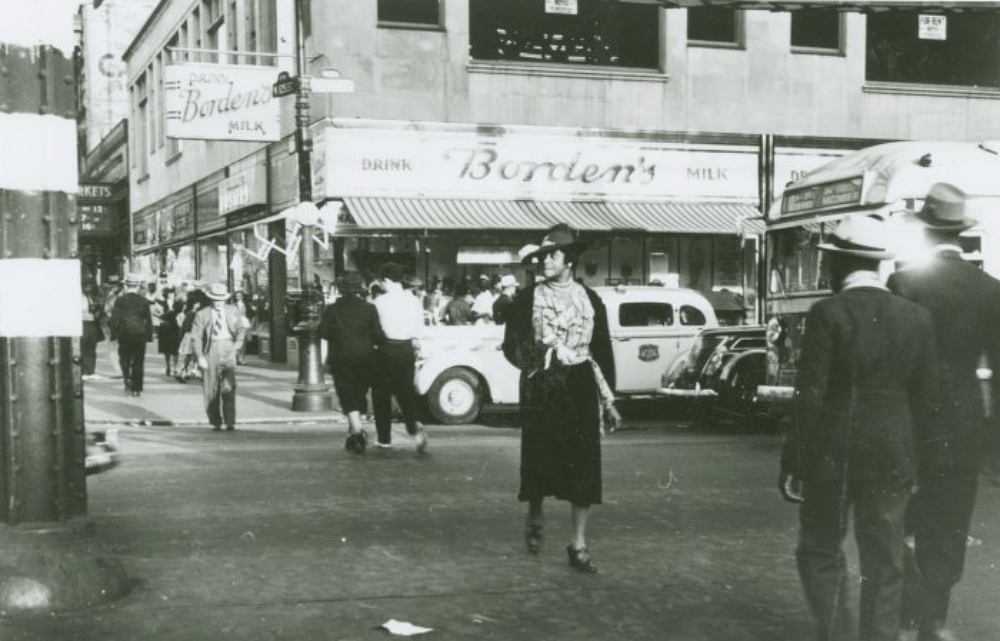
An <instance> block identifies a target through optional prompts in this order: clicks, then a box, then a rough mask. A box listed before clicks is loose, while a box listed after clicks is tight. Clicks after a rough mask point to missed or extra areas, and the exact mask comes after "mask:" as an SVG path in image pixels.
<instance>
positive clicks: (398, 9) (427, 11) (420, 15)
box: [378, 0, 440, 26]
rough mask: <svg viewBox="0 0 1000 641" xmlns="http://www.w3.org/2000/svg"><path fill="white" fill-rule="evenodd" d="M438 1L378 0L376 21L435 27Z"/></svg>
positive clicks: (437, 16) (438, 17)
mask: <svg viewBox="0 0 1000 641" xmlns="http://www.w3.org/2000/svg"><path fill="white" fill-rule="evenodd" d="M439 11H440V6H439V0H378V21H379V22H380V23H381V22H393V23H399V24H419V25H432V26H436V25H438V24H439V23H440V15H439Z"/></svg>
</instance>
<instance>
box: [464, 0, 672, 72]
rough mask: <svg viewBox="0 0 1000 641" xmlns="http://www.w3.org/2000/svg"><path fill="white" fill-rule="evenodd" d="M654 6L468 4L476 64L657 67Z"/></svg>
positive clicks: (484, 0)
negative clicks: (501, 62) (508, 63)
mask: <svg viewBox="0 0 1000 641" xmlns="http://www.w3.org/2000/svg"><path fill="white" fill-rule="evenodd" d="M659 18H660V10H659V7H658V6H657V5H655V4H646V3H632V2H607V1H606V0H578V1H577V2H572V1H567V2H562V3H560V2H555V3H553V2H547V1H546V0H469V50H470V55H471V57H472V58H473V59H474V60H503V61H520V62H540V63H563V64H571V65H593V66H604V67H631V68H645V69H659V67H660V19H659Z"/></svg>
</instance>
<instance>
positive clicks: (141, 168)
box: [131, 74, 149, 178]
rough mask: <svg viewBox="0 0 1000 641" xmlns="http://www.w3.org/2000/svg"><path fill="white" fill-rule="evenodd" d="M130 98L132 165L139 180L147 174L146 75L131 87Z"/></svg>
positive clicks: (147, 120)
mask: <svg viewBox="0 0 1000 641" xmlns="http://www.w3.org/2000/svg"><path fill="white" fill-rule="evenodd" d="M132 96H133V99H134V100H135V126H134V127H135V128H134V130H133V132H132V133H133V138H134V140H135V147H134V153H132V154H131V156H132V165H133V166H134V167H135V168H136V174H137V175H138V176H139V177H140V178H141V177H143V176H145V175H146V174H148V173H149V94H148V92H147V89H146V75H145V74H143V75H142V76H140V77H139V79H138V80H136V81H135V84H134V85H132Z"/></svg>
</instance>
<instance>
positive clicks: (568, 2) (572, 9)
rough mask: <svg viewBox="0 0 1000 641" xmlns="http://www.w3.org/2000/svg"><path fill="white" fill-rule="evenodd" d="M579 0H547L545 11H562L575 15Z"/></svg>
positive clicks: (565, 13)
mask: <svg viewBox="0 0 1000 641" xmlns="http://www.w3.org/2000/svg"><path fill="white" fill-rule="evenodd" d="M576 12H577V0H545V13H560V14H563V15H567V16H575V15H576Z"/></svg>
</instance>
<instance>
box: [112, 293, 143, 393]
mask: <svg viewBox="0 0 1000 641" xmlns="http://www.w3.org/2000/svg"><path fill="white" fill-rule="evenodd" d="M141 286H142V278H141V277H139V276H135V275H129V276H128V277H127V278H126V279H125V294H123V295H122V296H119V297H118V299H117V300H116V301H115V306H114V308H113V309H112V310H111V333H112V338H113V339H116V340H117V341H118V361H119V363H121V368H122V378H124V379H125V395H126V396H129V395H131V396H141V395H142V383H143V368H144V367H145V363H146V343H147V342H148V341H149V340H151V339H152V337H153V315H152V313H151V312H150V309H149V306H150V304H149V301H148V300H146V297H145V296H143V295H142V294H140V293H139V288H140V287H141Z"/></svg>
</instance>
